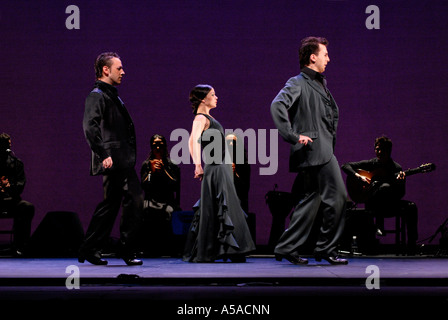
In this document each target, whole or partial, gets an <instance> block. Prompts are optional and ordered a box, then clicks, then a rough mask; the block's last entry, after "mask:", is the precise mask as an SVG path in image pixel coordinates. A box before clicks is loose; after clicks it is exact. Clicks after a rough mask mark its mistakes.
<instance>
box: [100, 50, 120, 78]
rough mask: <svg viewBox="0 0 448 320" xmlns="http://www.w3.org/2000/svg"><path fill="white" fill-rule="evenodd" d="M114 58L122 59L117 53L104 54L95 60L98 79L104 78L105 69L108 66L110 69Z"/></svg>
mask: <svg viewBox="0 0 448 320" xmlns="http://www.w3.org/2000/svg"><path fill="white" fill-rule="evenodd" d="M112 58H118V59H120V56H119V55H118V54H117V53H115V52H103V53H101V54H100V55H99V56H98V57H97V58H96V60H95V76H96V78H97V79H99V78H101V77H102V76H103V67H104V66H107V67H109V68H110V66H111V65H112V62H111V60H112Z"/></svg>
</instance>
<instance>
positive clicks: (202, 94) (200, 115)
mask: <svg viewBox="0 0 448 320" xmlns="http://www.w3.org/2000/svg"><path fill="white" fill-rule="evenodd" d="M190 102H191V103H192V107H193V113H194V114H195V118H194V121H193V127H192V131H191V135H190V140H189V147H190V154H191V157H192V159H193V163H194V164H195V171H194V177H195V178H198V179H199V180H200V181H202V185H201V198H200V200H199V201H198V202H197V203H196V204H195V205H194V210H195V214H194V218H193V222H192V224H191V227H190V230H189V233H188V236H187V242H186V246H185V253H184V261H189V262H214V261H215V260H219V259H223V260H227V259H230V260H231V261H232V262H244V261H246V255H247V254H248V253H249V252H251V251H254V250H255V244H254V242H253V240H252V237H251V234H250V231H249V227H248V226H247V222H246V217H247V216H246V214H245V212H244V211H243V209H241V205H240V201H239V199H238V196H237V194H236V191H235V186H234V184H233V180H232V171H231V170H232V168H231V161H225V157H226V155H227V154H226V152H225V148H226V144H225V138H224V130H223V128H222V126H221V124H220V123H219V122H218V121H216V120H215V119H214V118H213V117H212V116H210V110H211V109H213V108H216V105H217V102H218V97H217V96H216V94H215V90H214V89H213V88H212V87H211V86H209V85H197V86H196V87H195V88H194V89H193V90H192V91H191V93H190ZM202 149H203V152H202ZM201 154H203V157H204V158H203V159H202V157H201ZM202 161H203V162H204V168H202Z"/></svg>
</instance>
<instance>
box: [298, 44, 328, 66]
mask: <svg viewBox="0 0 448 320" xmlns="http://www.w3.org/2000/svg"><path fill="white" fill-rule="evenodd" d="M319 44H323V45H324V46H328V40H327V39H325V38H322V37H307V38H305V39H302V43H301V46H300V49H299V62H300V67H301V68H303V67H305V66H307V65H309V64H310V57H311V55H312V54H318V53H319Z"/></svg>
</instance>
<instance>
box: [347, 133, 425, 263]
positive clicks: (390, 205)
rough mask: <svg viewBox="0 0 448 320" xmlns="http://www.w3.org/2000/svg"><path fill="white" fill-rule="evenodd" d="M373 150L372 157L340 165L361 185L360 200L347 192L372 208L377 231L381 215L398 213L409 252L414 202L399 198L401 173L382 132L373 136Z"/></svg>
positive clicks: (402, 181) (413, 235) (414, 234)
mask: <svg viewBox="0 0 448 320" xmlns="http://www.w3.org/2000/svg"><path fill="white" fill-rule="evenodd" d="M375 153H376V158H373V159H370V160H363V161H359V162H348V163H345V164H344V165H343V166H342V170H343V171H344V172H345V173H346V174H347V175H348V176H350V177H351V178H356V179H358V180H359V181H360V182H362V184H364V186H365V188H364V189H363V190H362V192H363V193H364V194H363V195H362V196H360V194H359V196H360V198H362V200H360V201H356V199H353V196H352V195H351V197H352V200H353V201H355V202H364V203H365V207H366V209H368V210H370V211H372V212H374V214H375V217H376V224H377V228H378V234H379V235H381V234H382V232H383V230H384V217H388V216H395V215H401V216H402V218H403V219H404V221H405V223H406V226H407V236H408V239H407V252H408V254H410V255H413V254H415V250H416V241H417V238H418V230H417V218H418V211H417V206H416V205H415V203H413V202H410V201H407V200H402V198H403V197H404V195H405V193H406V188H405V186H406V179H405V173H404V172H403V171H402V168H401V166H400V165H399V164H398V163H397V162H395V161H394V160H393V159H392V157H391V154H392V141H391V140H390V139H389V138H387V137H384V136H382V137H379V138H377V139H376V140H375ZM347 187H349V185H347ZM352 192H354V191H352ZM350 193H351V192H350V190H349V194H350Z"/></svg>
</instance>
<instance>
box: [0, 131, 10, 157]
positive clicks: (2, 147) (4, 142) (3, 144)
mask: <svg viewBox="0 0 448 320" xmlns="http://www.w3.org/2000/svg"><path fill="white" fill-rule="evenodd" d="M10 148H11V137H10V136H9V134H7V133H5V132H3V133H2V134H0V152H6V150H7V149H10Z"/></svg>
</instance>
